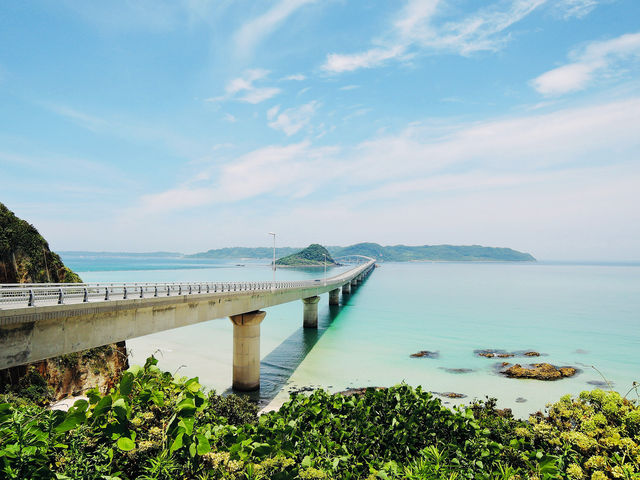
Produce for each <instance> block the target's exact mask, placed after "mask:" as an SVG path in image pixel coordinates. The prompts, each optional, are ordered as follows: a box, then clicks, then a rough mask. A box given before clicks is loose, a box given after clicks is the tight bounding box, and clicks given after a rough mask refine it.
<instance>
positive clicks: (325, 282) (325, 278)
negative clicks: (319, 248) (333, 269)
mask: <svg viewBox="0 0 640 480" xmlns="http://www.w3.org/2000/svg"><path fill="white" fill-rule="evenodd" d="M322 255H324V286H325V287H326V286H327V254H326V253H323V254H322Z"/></svg>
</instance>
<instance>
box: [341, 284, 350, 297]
mask: <svg viewBox="0 0 640 480" xmlns="http://www.w3.org/2000/svg"><path fill="white" fill-rule="evenodd" d="M350 293H351V283H349V282H347V283H345V284H344V285H342V295H349V294H350Z"/></svg>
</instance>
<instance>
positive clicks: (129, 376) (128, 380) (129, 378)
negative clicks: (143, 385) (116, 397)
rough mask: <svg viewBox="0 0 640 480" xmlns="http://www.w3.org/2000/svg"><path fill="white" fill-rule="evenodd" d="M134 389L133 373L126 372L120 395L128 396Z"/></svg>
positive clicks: (122, 380)
mask: <svg viewBox="0 0 640 480" xmlns="http://www.w3.org/2000/svg"><path fill="white" fill-rule="evenodd" d="M132 389H133V373H131V372H124V374H123V375H122V379H121V380H120V394H121V395H125V396H128V395H130V394H131V390H132Z"/></svg>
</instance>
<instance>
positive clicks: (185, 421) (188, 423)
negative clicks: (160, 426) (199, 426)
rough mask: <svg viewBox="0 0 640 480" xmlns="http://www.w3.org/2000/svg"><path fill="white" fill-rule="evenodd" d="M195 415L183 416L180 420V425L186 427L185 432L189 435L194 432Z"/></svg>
mask: <svg viewBox="0 0 640 480" xmlns="http://www.w3.org/2000/svg"><path fill="white" fill-rule="evenodd" d="M193 421H194V418H193V417H187V418H181V419H180V421H179V422H178V427H182V428H184V432H185V433H186V434H187V435H191V434H192V433H193Z"/></svg>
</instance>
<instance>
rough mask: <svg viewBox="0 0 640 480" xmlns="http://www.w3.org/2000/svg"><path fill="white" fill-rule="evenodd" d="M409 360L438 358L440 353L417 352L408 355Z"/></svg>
mask: <svg viewBox="0 0 640 480" xmlns="http://www.w3.org/2000/svg"><path fill="white" fill-rule="evenodd" d="M409 356H410V357H411V358H438V357H439V356H440V352H431V351H429V350H420V351H419V352H416V353H412V354H411V355H409Z"/></svg>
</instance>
